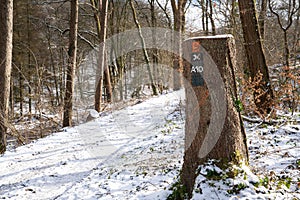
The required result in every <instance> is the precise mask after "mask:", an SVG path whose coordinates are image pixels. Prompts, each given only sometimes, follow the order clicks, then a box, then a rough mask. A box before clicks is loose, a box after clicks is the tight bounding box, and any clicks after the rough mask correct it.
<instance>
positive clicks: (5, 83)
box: [0, 0, 13, 154]
mask: <svg viewBox="0 0 300 200" xmlns="http://www.w3.org/2000/svg"><path fill="white" fill-rule="evenodd" d="M12 35H13V0H1V1H0V36H1V37H0V154H2V153H4V152H5V150H6V132H7V123H8V106H9V94H10V76H11V63H12Z"/></svg>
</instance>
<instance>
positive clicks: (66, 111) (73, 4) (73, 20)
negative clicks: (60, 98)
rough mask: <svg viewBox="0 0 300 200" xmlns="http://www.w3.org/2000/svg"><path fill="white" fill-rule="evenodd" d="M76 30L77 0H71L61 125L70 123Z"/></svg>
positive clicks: (64, 125)
mask: <svg viewBox="0 0 300 200" xmlns="http://www.w3.org/2000/svg"><path fill="white" fill-rule="evenodd" d="M77 31H78V0H71V16H70V33H69V50H68V55H69V59H68V67H67V79H66V92H65V98H64V116H63V127H66V126H71V125H72V114H73V112H72V110H73V95H74V82H75V70H76V52H77Z"/></svg>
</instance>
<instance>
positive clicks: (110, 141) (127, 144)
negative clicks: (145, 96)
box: [0, 91, 184, 199]
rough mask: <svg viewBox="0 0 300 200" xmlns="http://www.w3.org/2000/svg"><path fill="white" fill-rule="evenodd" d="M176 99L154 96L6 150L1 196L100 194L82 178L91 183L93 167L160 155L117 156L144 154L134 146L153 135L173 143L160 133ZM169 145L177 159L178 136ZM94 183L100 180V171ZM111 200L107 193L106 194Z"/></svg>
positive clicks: (1, 166) (1, 161)
mask: <svg viewBox="0 0 300 200" xmlns="http://www.w3.org/2000/svg"><path fill="white" fill-rule="evenodd" d="M181 99H184V92H183V91H180V92H177V93H170V94H167V95H163V96H160V97H155V98H152V99H149V100H147V101H146V102H143V103H140V104H137V105H135V106H131V107H128V108H125V109H123V110H120V111H115V112H112V113H110V114H108V115H107V116H104V117H102V118H99V119H97V120H95V121H91V122H88V123H86V124H82V125H80V126H78V127H75V128H70V129H67V130H66V131H65V132H60V133H55V134H53V135H51V136H49V137H46V138H43V139H40V140H38V141H36V142H34V143H31V144H28V145H25V146H22V147H19V148H17V149H16V150H15V151H13V152H6V153H5V155H4V156H2V157H0V169H1V171H0V198H11V199H70V198H71V199H78V198H82V199H86V198H87V196H86V195H87V194H90V193H92V196H94V198H96V197H95V195H96V196H97V194H98V195H99V194H101V195H103V194H104V193H103V191H102V192H101V190H100V187H98V188H93V190H92V189H91V188H92V187H93V186H91V185H89V184H91V183H88V181H87V180H86V179H87V178H88V179H89V180H90V181H92V179H91V178H89V177H92V176H95V174H93V173H95V172H96V171H97V170H98V171H99V170H102V168H101V166H108V165H109V166H111V167H117V168H118V166H120V165H121V164H124V163H127V167H124V168H123V169H124V170H127V168H130V167H131V168H132V167H136V163H134V161H138V160H139V159H140V160H139V162H140V163H142V161H143V160H144V161H147V159H148V160H150V159H157V158H158V159H159V155H160V154H159V152H157V156H158V157H153V155H154V154H152V155H151V156H150V157H147V156H145V155H143V156H141V155H136V157H135V156H132V155H134V154H135V153H134V154H131V157H130V158H129V157H125V156H124V157H123V156H122V155H125V154H126V152H128V151H136V152H137V154H138V153H141V154H143V153H146V154H147V152H146V151H145V149H142V150H139V148H138V147H139V146H141V144H143V145H144V146H145V145H146V146H147V144H148V145H151V144H152V143H153V141H154V142H155V139H156V142H159V140H162V141H163V140H164V138H165V139H166V138H167V140H166V144H168V142H172V137H173V136H168V135H166V134H161V133H164V132H163V131H166V132H167V131H168V130H164V129H163V128H164V125H165V124H166V123H168V120H167V119H168V114H169V113H171V112H173V111H174V110H175V109H176V107H178V104H179V102H180V100H181ZM183 127H184V123H181V124H180V125H179V126H177V127H176V128H177V129H178V131H173V132H175V134H177V135H181V136H183V131H184V130H183ZM172 134H173V133H172ZM161 135H162V136H161ZM173 143H176V145H177V146H176V147H174V150H176V149H177V151H178V152H179V153H177V154H174V155H175V156H177V157H176V159H177V162H178V160H180V159H181V157H182V154H181V153H182V150H181V149H183V148H179V149H178V148H177V147H178V145H182V143H183V139H182V141H181V143H178V144H177V142H173ZM152 145H153V144H152ZM170 147H171V146H170ZM151 148H152V149H151ZM147 151H151V152H153V151H154V153H155V145H154V146H149V147H148V146H147ZM171 153H172V152H170V155H171ZM173 153H174V152H173ZM120 156H121V157H120ZM164 156H166V154H164ZM121 158H126V159H123V160H122V159H121ZM164 160H165V158H161V161H164ZM173 160H174V158H173ZM157 161H158V162H159V160H157ZM165 161H167V160H165ZM147 162H148V161H147ZM154 163H156V162H154ZM130 165H131V166H130ZM156 165H158V163H156ZM149 166H151V164H150V165H149ZM178 167H179V166H178ZM97 173H98V172H97ZM105 175H106V174H105ZM174 176H176V175H175V174H172V175H170V179H171V180H172V178H173V177H174ZM94 181H96V182H97V183H99V175H98V178H96V180H94ZM125 182H126V181H125ZM127 182H128V181H127ZM168 184H169V183H167V184H165V186H164V187H166V186H168ZM86 187H89V188H88V189H87V188H86ZM111 187H118V185H115V186H113V185H111ZM78 188H80V191H78V190H79V189H78ZM156 189H157V188H156ZM102 190H103V188H102ZM91 191H92V192H91ZM106 193H107V192H106ZM74 195H75V196H74ZM82 195H83V196H82ZM120 195H122V194H120ZM71 196H72V197H71ZM98 197H99V196H98ZM121 197H122V196H121ZM111 198H112V196H110V197H108V199H111ZM116 199H118V198H116Z"/></svg>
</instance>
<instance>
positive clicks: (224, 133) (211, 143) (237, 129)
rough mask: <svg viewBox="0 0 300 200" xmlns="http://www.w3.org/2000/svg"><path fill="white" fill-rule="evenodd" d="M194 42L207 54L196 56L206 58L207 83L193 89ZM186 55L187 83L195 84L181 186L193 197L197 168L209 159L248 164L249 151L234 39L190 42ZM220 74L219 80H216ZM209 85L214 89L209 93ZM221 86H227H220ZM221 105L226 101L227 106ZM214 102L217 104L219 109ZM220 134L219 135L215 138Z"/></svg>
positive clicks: (189, 99) (188, 113)
mask: <svg viewBox="0 0 300 200" xmlns="http://www.w3.org/2000/svg"><path fill="white" fill-rule="evenodd" d="M193 42H200V43H201V46H202V47H203V49H205V50H206V51H203V50H200V51H199V52H197V55H198V53H202V54H203V64H202V66H203V77H204V80H205V82H204V83H203V84H202V85H193V84H194V83H193V79H194V78H195V77H194V78H193V75H192V73H193V71H192V70H191V69H192V66H194V65H195V64H193V63H192V62H193V61H192V58H191V57H192V56H191V55H194V53H192V52H193V51H192V50H191V49H192V48H191V46H192V43H193ZM202 47H201V49H202ZM184 55H185V56H184V58H185V59H186V60H187V61H186V62H185V67H184V69H185V73H184V74H185V78H186V79H187V80H188V82H189V83H190V82H192V89H189V87H186V101H187V103H186V104H187V107H186V118H187V120H186V126H185V153H184V163H183V167H182V172H181V183H182V184H183V185H184V186H185V188H186V192H187V193H188V195H189V197H191V195H192V191H193V188H194V183H195V179H196V177H197V168H198V166H199V165H200V164H202V163H203V162H205V161H207V160H208V159H217V160H221V161H222V162H223V161H224V162H230V161H231V162H233V163H236V164H238V163H239V162H246V163H247V162H248V150H247V143H246V135H245V132H244V127H243V123H242V119H241V115H240V112H239V110H238V108H237V107H236V104H235V102H236V101H237V99H238V95H237V88H236V83H235V72H236V62H235V43H234V39H233V37H228V36H223V37H215V38H214V37H210V38H206V37H200V38H195V39H190V40H187V41H185V42H184ZM210 57H211V58H210ZM211 59H212V60H211ZM213 62H214V63H213ZM190 63H192V64H190ZM214 64H215V65H216V68H217V69H215V70H213V67H212V65H214ZM216 70H217V72H216ZM218 73H219V79H220V80H218V79H216V78H215V77H217V76H218ZM208 82H209V83H210V87H211V89H210V90H209V91H208V84H207V83H208ZM221 82H223V83H224V86H222V85H219V83H221ZM212 85H213V87H212ZM194 94H195V95H196V97H197V99H196V100H194V99H193V98H192V95H194ZM219 94H220V96H218V95H219ZM196 101H197V102H196ZM220 101H224V104H223V103H222V102H220ZM212 102H214V103H216V102H218V105H214V104H212ZM213 106H214V107H213ZM197 108H199V109H197ZM221 115H222V116H221ZM216 120H217V121H216ZM222 122H224V125H223V124H222ZM210 126H212V127H210ZM195 131H196V133H194V132H195ZM218 131H219V133H220V134H219V135H215V133H216V132H218Z"/></svg>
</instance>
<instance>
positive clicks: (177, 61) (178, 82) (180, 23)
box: [171, 0, 187, 90]
mask: <svg viewBox="0 0 300 200" xmlns="http://www.w3.org/2000/svg"><path fill="white" fill-rule="evenodd" d="M186 3H187V0H178V1H177V3H176V1H175V0H171V6H172V11H173V18H174V30H175V32H177V33H179V41H178V46H174V50H175V51H176V52H178V55H174V57H173V67H174V73H173V82H174V83H173V84H174V90H178V89H180V88H181V86H182V82H183V81H182V76H180V75H181V74H182V73H183V61H182V35H183V34H184V31H185V6H186ZM175 34H176V33H175ZM175 38H176V39H177V38H178V37H176V36H175V35H174V36H173V39H175ZM176 44H177V43H176Z"/></svg>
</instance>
